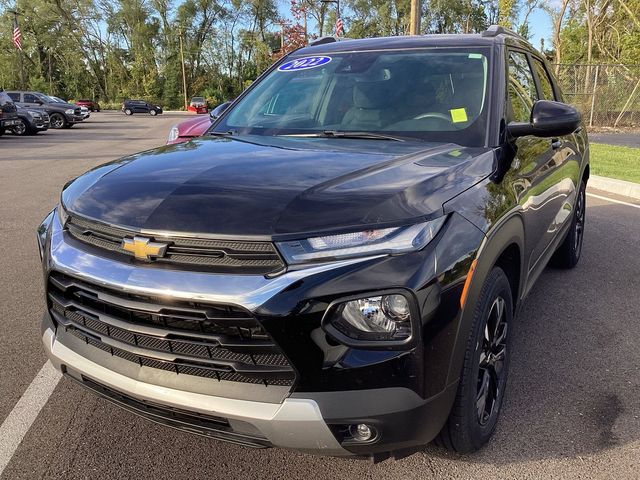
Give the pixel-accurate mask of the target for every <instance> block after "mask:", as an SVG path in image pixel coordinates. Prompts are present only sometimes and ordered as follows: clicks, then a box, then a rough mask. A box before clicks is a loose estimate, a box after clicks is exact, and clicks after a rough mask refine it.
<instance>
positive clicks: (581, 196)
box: [553, 180, 587, 268]
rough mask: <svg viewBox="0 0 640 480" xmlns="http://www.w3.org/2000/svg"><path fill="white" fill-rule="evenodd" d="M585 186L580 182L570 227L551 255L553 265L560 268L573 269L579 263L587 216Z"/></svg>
mask: <svg viewBox="0 0 640 480" xmlns="http://www.w3.org/2000/svg"><path fill="white" fill-rule="evenodd" d="M586 206H587V185H586V184H585V183H584V180H583V181H581V182H580V190H579V191H578V198H577V199H576V206H575V208H574V209H573V218H572V219H571V227H569V233H567V236H566V237H565V239H564V241H563V242H562V243H561V244H560V246H559V247H558V249H557V250H556V253H555V254H554V255H553V264H554V265H555V266H557V267H560V268H573V267H575V266H576V265H577V264H578V262H579V261H580V255H581V254H582V241H583V239H584V222H585V219H586V214H587V208H586Z"/></svg>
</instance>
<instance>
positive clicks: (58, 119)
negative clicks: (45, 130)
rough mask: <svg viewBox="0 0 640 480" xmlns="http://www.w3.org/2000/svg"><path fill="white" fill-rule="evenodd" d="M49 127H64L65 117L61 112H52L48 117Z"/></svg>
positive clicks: (65, 123) (65, 124)
mask: <svg viewBox="0 0 640 480" xmlns="http://www.w3.org/2000/svg"><path fill="white" fill-rule="evenodd" d="M49 123H50V126H51V128H56V129H58V128H64V127H66V126H67V123H68V122H67V119H66V118H64V115H62V114H61V113H52V114H51V117H50V118H49Z"/></svg>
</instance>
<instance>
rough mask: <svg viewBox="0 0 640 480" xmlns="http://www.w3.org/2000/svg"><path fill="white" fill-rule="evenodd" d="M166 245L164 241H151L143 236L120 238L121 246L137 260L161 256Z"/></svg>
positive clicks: (165, 249)
mask: <svg viewBox="0 0 640 480" xmlns="http://www.w3.org/2000/svg"><path fill="white" fill-rule="evenodd" d="M168 246H169V245H167V244H166V243H158V242H152V241H151V239H150V238H145V237H138V236H135V237H133V238H123V239H122V248H124V249H125V250H126V251H127V252H131V253H133V254H134V255H135V257H136V258H137V259H138V260H151V259H153V258H158V257H163V256H164V254H165V252H166V251H167V247H168Z"/></svg>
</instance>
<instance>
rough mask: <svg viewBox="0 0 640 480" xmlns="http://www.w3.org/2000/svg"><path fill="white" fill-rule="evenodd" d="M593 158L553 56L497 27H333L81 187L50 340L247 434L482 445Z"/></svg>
mask: <svg viewBox="0 0 640 480" xmlns="http://www.w3.org/2000/svg"><path fill="white" fill-rule="evenodd" d="M587 154H588V144H587V137H586V133H585V131H584V129H583V127H582V123H581V120H580V116H579V114H578V113H577V111H576V110H575V109H574V108H572V107H571V106H568V105H566V104H564V103H563V102H562V94H561V93H560V90H559V88H558V85H557V83H556V81H555V79H554V78H553V75H552V74H551V71H550V69H549V67H548V65H546V63H545V61H544V58H543V57H542V56H541V55H540V54H539V53H538V52H537V51H535V50H534V49H533V48H532V47H531V46H530V45H529V43H527V42H526V41H525V40H524V39H522V38H520V37H518V36H516V35H515V34H512V33H510V32H508V31H505V30H503V29H501V28H498V27H494V28H491V29H489V30H488V31H486V32H484V33H483V34H478V35H427V36H414V37H394V38H372V39H366V40H345V41H340V42H336V41H334V40H332V39H323V40H320V41H318V42H316V43H315V44H312V45H311V46H309V47H306V48H303V49H300V50H298V51H295V52H293V53H291V54H290V55H288V56H286V57H285V58H283V59H282V60H280V61H279V62H278V63H277V64H275V65H273V66H272V67H271V68H270V69H269V70H268V71H267V72H265V73H264V74H263V75H262V76H261V77H260V78H259V79H258V80H257V81H256V82H254V83H253V84H252V85H251V87H250V88H249V89H248V90H246V91H245V92H244V93H243V94H242V95H241V96H240V97H238V98H237V99H236V100H235V101H234V102H233V103H232V104H231V106H229V107H228V108H227V109H226V111H224V113H222V114H221V116H219V117H218V118H217V119H216V120H215V121H214V123H213V124H212V126H211V128H210V130H209V132H208V134H205V135H204V136H203V137H202V138H197V139H194V140H192V141H191V142H189V143H186V144H179V145H173V146H165V147H161V148H158V149H156V150H152V151H148V152H144V153H140V154H137V155H134V156H131V157H127V158H123V159H120V160H117V161H114V162H112V163H108V164H105V165H102V166H100V167H97V168H95V169H94V170H92V171H90V172H88V173H86V174H85V175H83V176H81V177H79V178H78V179H76V180H74V181H72V182H70V183H69V184H67V185H66V187H65V188H64V190H63V192H62V196H61V203H60V205H59V206H58V207H57V208H56V209H55V210H54V211H52V212H51V213H50V214H49V216H48V217H47V218H46V219H45V221H44V222H43V224H42V225H41V226H40V229H39V231H38V235H39V241H40V249H41V255H42V258H43V264H44V274H45V279H44V281H45V285H46V291H47V305H46V313H45V315H44V321H43V340H44V345H45V348H46V351H47V353H48V356H49V358H50V359H51V361H52V362H53V364H54V365H55V366H56V367H57V368H59V369H61V370H62V371H63V372H65V373H66V374H67V375H69V376H70V377H72V378H74V379H75V380H77V381H78V382H80V383H81V384H83V385H84V386H85V387H87V388H89V389H92V390H94V391H95V392H97V393H99V394H100V395H103V396H106V397H107V398H109V399H111V400H112V401H114V402H116V403H118V404H120V405H122V406H123V407H125V408H128V409H130V410H133V411H136V412H138V413H141V414H142V415H146V416H148V417H149V418H151V419H153V420H155V421H159V422H162V423H165V424H169V425H173V426H177V427H179V428H184V429H186V430H189V431H191V432H199V433H202V434H205V435H208V436H210V437H212V438H216V439H223V440H228V441H231V442H236V443H240V444H243V445H246V446H250V447H257V448H260V447H265V446H280V447H287V448H293V449H299V450H304V451H309V452H315V453H320V454H328V455H373V456H374V458H377V459H380V458H385V456H387V455H389V452H395V451H399V450H404V449H407V448H411V447H415V446H418V445H423V444H425V443H427V442H430V441H431V440H433V439H434V438H436V437H437V438H438V439H439V442H440V443H441V444H442V445H444V446H446V447H448V448H450V449H452V450H455V451H458V452H470V451H473V450H475V449H477V448H479V447H480V446H482V445H483V444H484V443H485V442H486V441H487V440H488V439H489V437H490V436H491V434H492V432H493V431H494V429H495V426H496V422H497V419H498V415H499V412H500V408H501V405H502V399H503V395H504V391H505V385H506V378H507V370H508V366H509V358H510V356H511V354H512V351H511V347H510V345H511V340H512V338H511V337H512V335H511V333H512V323H513V322H514V318H515V316H516V313H517V312H518V309H519V307H520V306H521V305H522V302H523V300H524V298H525V297H526V295H527V293H528V292H529V291H530V290H531V287H532V285H533V284H534V282H535V280H536V279H537V278H538V276H539V275H540V273H541V272H542V270H543V269H544V268H545V265H546V264H547V262H548V261H549V260H550V259H552V257H553V258H554V259H555V261H556V262H557V263H558V264H559V265H563V266H565V267H573V266H574V265H576V263H577V262H578V260H579V258H580V252H581V248H582V238H583V227H584V222H585V186H586V182H587V180H588V178H589V166H588V159H587ZM540 388H542V386H540Z"/></svg>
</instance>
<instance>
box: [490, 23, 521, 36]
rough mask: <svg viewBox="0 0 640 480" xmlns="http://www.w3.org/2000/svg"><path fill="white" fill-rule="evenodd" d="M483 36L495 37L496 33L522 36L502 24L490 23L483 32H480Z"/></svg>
mask: <svg viewBox="0 0 640 480" xmlns="http://www.w3.org/2000/svg"><path fill="white" fill-rule="evenodd" d="M481 35H482V36H483V37H497V36H498V35H509V36H512V37H517V38H523V37H522V36H521V35H518V34H517V33H516V32H514V31H513V30H509V29H508V28H505V27H503V26H502V25H491V26H490V27H489V28H487V29H486V30H485V31H484V32H482V33H481Z"/></svg>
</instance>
